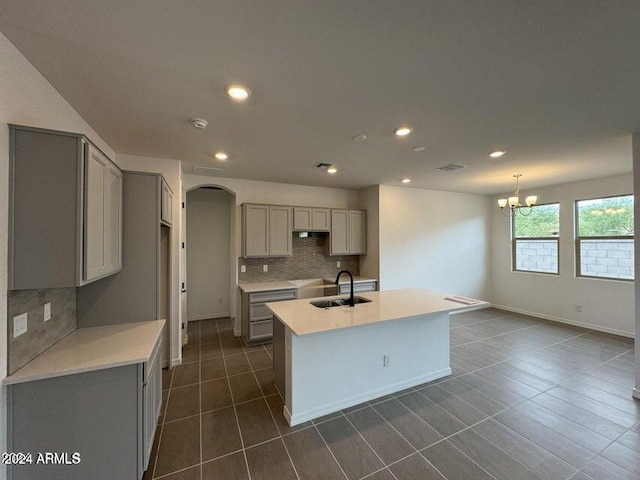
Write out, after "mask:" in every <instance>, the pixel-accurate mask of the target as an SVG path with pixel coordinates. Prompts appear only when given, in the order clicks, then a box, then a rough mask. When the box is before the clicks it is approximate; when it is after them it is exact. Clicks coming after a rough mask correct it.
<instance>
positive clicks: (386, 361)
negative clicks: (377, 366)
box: [382, 355, 391, 367]
mask: <svg viewBox="0 0 640 480" xmlns="http://www.w3.org/2000/svg"><path fill="white" fill-rule="evenodd" d="M390 362H391V357H390V356H389V355H383V356H382V366H383V367H388V366H389V363H390Z"/></svg>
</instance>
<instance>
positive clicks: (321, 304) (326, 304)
mask: <svg viewBox="0 0 640 480" xmlns="http://www.w3.org/2000/svg"><path fill="white" fill-rule="evenodd" d="M353 301H354V303H355V304H358V303H369V302H370V301H371V300H369V299H368V298H364V297H355V298H354V299H353ZM309 303H310V304H311V305H313V306H314V307H317V308H331V307H344V306H345V305H349V297H342V298H334V299H333V300H316V301H314V302H309Z"/></svg>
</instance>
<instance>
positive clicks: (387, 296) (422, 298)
mask: <svg viewBox="0 0 640 480" xmlns="http://www.w3.org/2000/svg"><path fill="white" fill-rule="evenodd" d="M356 296H357V297H363V298H367V299H369V300H371V302H369V303H360V304H358V305H356V306H354V307H350V306H348V305H346V306H342V307H331V308H318V307H314V306H313V305H311V303H309V301H310V299H301V300H290V301H286V302H274V303H267V307H268V308H269V309H270V310H271V311H272V312H273V314H274V315H275V316H277V317H278V318H279V319H280V321H281V322H282V323H284V324H285V325H286V326H287V327H288V328H290V329H291V331H292V332H293V333H294V334H295V335H298V336H302V335H311V334H314V333H320V332H328V331H331V330H337V329H341V328H349V327H357V326H362V325H370V324H373V323H379V322H386V321H390V320H396V319H402V318H407V317H415V316H419V315H429V314H432V313H437V312H452V311H455V310H462V309H469V308H473V307H476V308H478V307H480V308H483V307H487V306H488V305H489V304H488V303H487V302H483V301H480V300H478V303H476V304H474V305H466V304H462V303H458V302H454V301H450V300H445V297H446V296H447V295H446V294H444V293H439V292H432V291H430V290H424V289H421V288H407V289H402V290H387V291H383V292H366V293H358V294H356ZM344 297H345V295H344V294H343V295H337V296H333V297H323V298H327V299H332V298H344Z"/></svg>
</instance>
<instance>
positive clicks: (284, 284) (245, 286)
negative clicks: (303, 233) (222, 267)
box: [238, 275, 378, 293]
mask: <svg viewBox="0 0 640 480" xmlns="http://www.w3.org/2000/svg"><path fill="white" fill-rule="evenodd" d="M335 279H336V278H335V277H333V278H316V279H308V280H281V281H275V282H255V283H246V282H243V283H239V284H238V287H240V290H242V291H243V292H244V293H256V292H267V291H270V290H287V289H289V288H322V287H327V288H332V287H334V288H335V286H336V284H335V283H333V282H334V280H335ZM377 281H378V280H377V279H375V278H369V277H360V276H355V277H353V283H367V282H377ZM348 284H349V277H348V276H347V275H343V276H342V277H340V285H348Z"/></svg>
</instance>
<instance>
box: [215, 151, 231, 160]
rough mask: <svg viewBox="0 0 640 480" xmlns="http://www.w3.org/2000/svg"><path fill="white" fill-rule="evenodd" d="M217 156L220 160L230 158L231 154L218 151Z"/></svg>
mask: <svg viewBox="0 0 640 480" xmlns="http://www.w3.org/2000/svg"><path fill="white" fill-rule="evenodd" d="M216 158H217V159H218V160H226V159H227V158H229V155H227V154H226V153H224V152H216Z"/></svg>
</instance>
